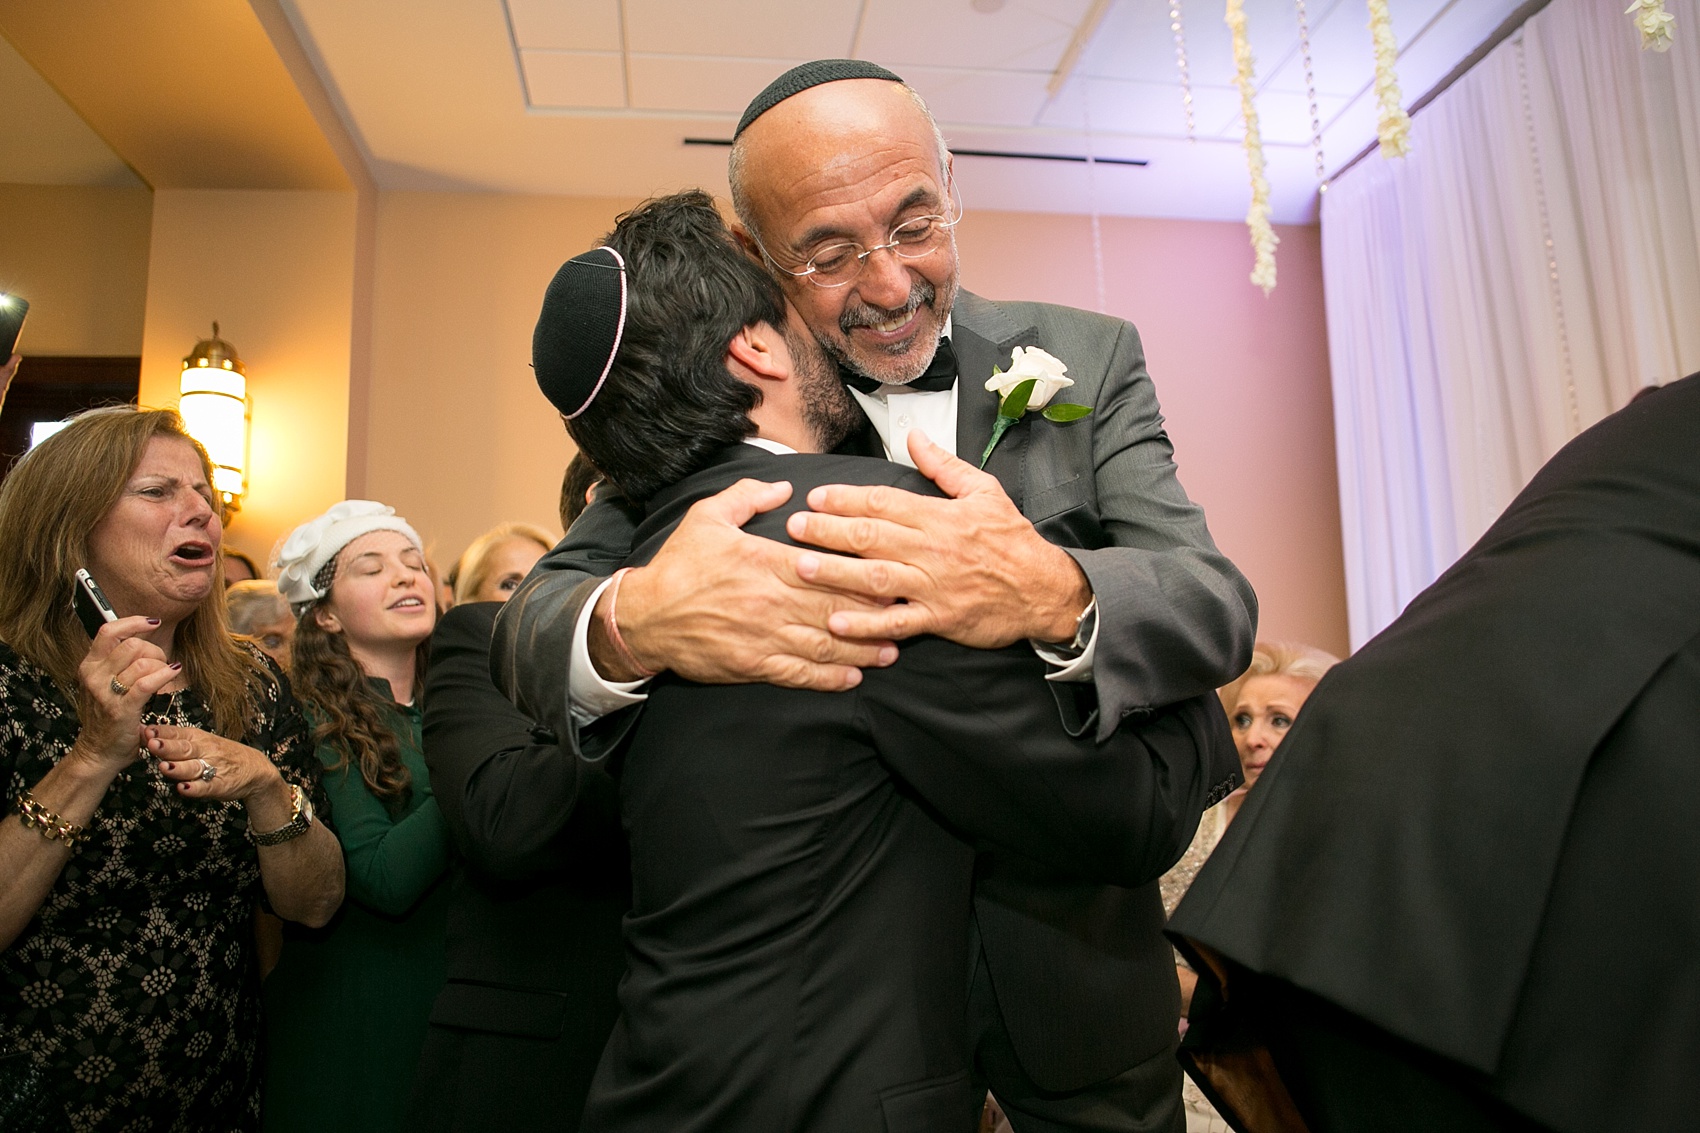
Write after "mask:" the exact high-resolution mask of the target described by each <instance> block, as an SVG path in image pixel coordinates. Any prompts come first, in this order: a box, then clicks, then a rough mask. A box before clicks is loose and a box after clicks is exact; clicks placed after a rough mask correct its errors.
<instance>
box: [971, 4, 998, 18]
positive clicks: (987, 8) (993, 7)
mask: <svg viewBox="0 0 1700 1133" xmlns="http://www.w3.org/2000/svg"><path fill="white" fill-rule="evenodd" d="M1003 4H1004V0H968V6H969V7H970V8H972V9H974V10H975V11H976V12H984V13H985V14H986V15H988V16H989V15H991V14H992V13H993V12H996V11H998V10H999V9H1000V8H1002V7H1003Z"/></svg>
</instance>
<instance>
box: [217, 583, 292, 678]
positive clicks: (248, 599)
mask: <svg viewBox="0 0 1700 1133" xmlns="http://www.w3.org/2000/svg"><path fill="white" fill-rule="evenodd" d="M224 606H225V610H226V612H227V614H228V616H229V618H230V632H231V633H236V634H241V635H242V636H243V637H247V638H252V639H253V642H254V644H255V645H258V646H259V647H260V650H261V652H263V653H265V655H266V656H267V657H270V658H271V659H272V660H273V661H276V662H277V663H278V665H279V666H280V667H282V668H283V669H284V671H285V672H287V671H288V670H289V660H290V655H289V651H290V646H291V644H292V643H293V642H294V641H295V615H293V614H291V613H290V612H289V603H288V602H285V601H284V600H283V595H281V594H279V593H278V592H277V583H275V582H271V581H269V580H267V579H263V578H256V579H249V580H248V581H247V582H235V583H232V584H231V585H230V588H229V589H227V590H226V591H225V592H224Z"/></svg>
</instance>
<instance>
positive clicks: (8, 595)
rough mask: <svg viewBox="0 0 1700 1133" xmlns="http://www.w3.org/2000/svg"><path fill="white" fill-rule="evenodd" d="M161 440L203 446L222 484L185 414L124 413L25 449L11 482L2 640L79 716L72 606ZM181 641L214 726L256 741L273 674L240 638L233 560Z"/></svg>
mask: <svg viewBox="0 0 1700 1133" xmlns="http://www.w3.org/2000/svg"><path fill="white" fill-rule="evenodd" d="M156 438H166V439H170V440H179V441H183V442H185V443H187V444H188V445H190V446H191V447H192V448H194V450H195V456H196V458H197V459H198V460H199V461H200V462H201V468H202V470H203V471H204V473H205V475H206V478H207V483H209V484H210V483H212V465H211V463H210V462H209V461H208V460H207V454H206V451H205V450H204V449H202V448H201V446H200V445H199V444H197V443H196V442H195V440H194V438H193V437H191V436H189V434H188V433H187V432H185V431H184V429H183V422H182V420H181V419H179V418H178V416H177V414H176V412H174V411H173V410H170V409H137V408H136V407H134V406H130V405H121V406H114V407H111V408H106V409H94V410H90V411H89V412H87V413H84V414H82V415H81V416H79V417H77V418H75V419H74V420H73V421H72V422H71V423H70V424H68V425H66V426H65V428H63V429H61V430H60V431H59V432H57V433H55V434H54V435H53V436H51V437H49V438H47V439H46V440H44V441H42V442H41V443H40V444H38V445H36V446H35V447H34V448H33V449H31V450H30V451H29V452H28V453H26V454H25V455H24V457H23V458H22V459H21V460H19V461H18V463H17V464H15V465H14V466H13V467H12V472H11V475H9V476H8V477H7V478H6V483H5V484H4V485H3V486H0V641H4V642H5V643H6V644H7V645H10V646H11V647H12V649H13V650H14V651H16V652H17V654H18V655H19V656H20V657H22V658H24V659H25V660H26V661H29V662H31V663H32V664H35V665H37V666H39V667H41V668H42V669H43V670H45V671H46V672H47V674H48V675H49V676H51V677H52V678H53V679H54V681H55V682H57V683H58V685H59V686H60V688H61V689H63V690H64V692H65V693H66V695H67V696H68V697H70V699H71V701H72V703H73V704H75V705H76V706H77V707H78V710H79V713H81V712H82V711H83V710H84V709H85V707H86V705H85V704H84V697H83V690H82V686H81V683H80V682H79V680H78V676H77V669H78V666H79V665H81V663H82V660H83V658H84V657H85V656H87V654H88V650H89V639H88V634H87V633H86V632H85V631H84V629H83V626H82V623H81V622H80V621H78V619H77V616H76V613H75V611H74V610H73V608H72V605H71V602H72V594H73V590H72V588H73V587H74V586H75V585H76V572H77V569H78V568H79V567H82V566H84V565H85V564H86V563H87V562H88V557H89V549H88V538H89V534H90V532H92V531H93V530H94V529H95V527H96V526H98V525H99V523H100V521H101V520H102V519H104V518H105V517H106V515H107V513H108V512H110V511H111V510H112V508H113V506H114V505H115V504H117V502H118V499H119V497H120V496H121V495H122V494H123V491H124V486H125V485H126V484H127V483H129V480H130V477H131V475H132V474H134V472H135V470H136V466H137V465H139V464H140V463H141V461H142V456H143V454H144V453H146V452H147V448H148V445H149V443H150V442H152V441H153V440H154V439H156ZM215 506H216V505H215ZM174 644H175V654H176V656H175V659H176V660H177V661H180V662H182V665H183V677H184V679H185V680H186V681H187V682H188V684H189V687H190V688H192V689H194V690H195V691H196V692H198V693H199V694H200V696H201V698H202V699H203V700H205V701H206V704H207V708H208V709H209V711H210V712H211V713H212V719H213V728H214V730H215V731H217V732H218V733H219V734H220V735H223V736H226V737H229V738H231V739H237V740H240V739H243V738H245V737H246V736H247V735H248V734H249V731H250V729H251V728H253V727H255V726H256V725H257V724H258V718H257V715H256V714H257V711H258V698H256V697H254V696H252V695H251V694H250V693H251V686H252V685H255V684H257V683H258V682H260V681H264V680H269V679H270V677H269V674H268V671H267V670H266V669H265V667H264V665H263V663H261V662H260V661H259V660H257V659H256V658H255V657H254V656H253V655H252V654H251V653H249V652H248V650H247V649H245V648H244V647H243V646H241V645H239V644H237V642H236V641H235V640H234V639H232V638H231V636H230V632H229V629H228V626H227V623H226V621H225V607H224V567H223V564H222V563H216V564H215V565H214V567H213V580H212V586H211V588H209V589H208V591H207V596H206V597H205V598H204V599H202V600H201V604H200V605H198V606H196V607H195V609H194V610H193V611H192V612H191V613H190V614H189V616H188V617H186V618H184V619H183V621H182V622H180V623H178V626H177V636H176V641H175V643H174Z"/></svg>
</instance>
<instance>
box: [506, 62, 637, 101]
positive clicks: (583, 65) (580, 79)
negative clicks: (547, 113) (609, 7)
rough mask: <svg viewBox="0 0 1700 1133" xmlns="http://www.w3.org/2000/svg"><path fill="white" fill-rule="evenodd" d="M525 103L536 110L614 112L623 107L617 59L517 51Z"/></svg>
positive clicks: (621, 74)
mask: <svg viewBox="0 0 1700 1133" xmlns="http://www.w3.org/2000/svg"><path fill="white" fill-rule="evenodd" d="M519 54H520V68H521V69H522V70H523V71H524V73H525V92H526V101H527V102H528V103H530V105H531V106H533V107H535V108H537V109H539V110H568V109H590V108H594V109H599V110H600V109H614V108H621V107H624V106H625V105H626V78H625V72H624V71H623V69H622V68H621V66H620V57H619V56H618V55H613V54H595V53H591V52H584V51H521V52H520V53H519Z"/></svg>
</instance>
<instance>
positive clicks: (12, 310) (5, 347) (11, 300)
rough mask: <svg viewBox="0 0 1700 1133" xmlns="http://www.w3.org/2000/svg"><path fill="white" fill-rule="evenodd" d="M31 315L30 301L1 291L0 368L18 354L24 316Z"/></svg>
mask: <svg viewBox="0 0 1700 1133" xmlns="http://www.w3.org/2000/svg"><path fill="white" fill-rule="evenodd" d="M29 313H30V301H29V300H28V299H25V298H24V297H23V296H22V295H7V294H6V293H5V292H4V291H0V366H4V365H5V364H6V359H8V358H10V357H11V356H12V355H13V354H15V353H17V350H18V336H19V335H21V334H22V333H23V332H24V316H25V315H27V314H29Z"/></svg>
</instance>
